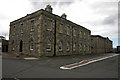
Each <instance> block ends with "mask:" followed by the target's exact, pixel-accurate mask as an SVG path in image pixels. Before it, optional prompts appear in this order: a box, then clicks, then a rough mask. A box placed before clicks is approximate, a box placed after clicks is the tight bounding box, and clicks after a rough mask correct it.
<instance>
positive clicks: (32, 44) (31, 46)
mask: <svg viewBox="0 0 120 80" xmlns="http://www.w3.org/2000/svg"><path fill="white" fill-rule="evenodd" d="M29 44H30V50H31V51H32V50H33V49H34V42H33V39H31V40H30V43H29Z"/></svg>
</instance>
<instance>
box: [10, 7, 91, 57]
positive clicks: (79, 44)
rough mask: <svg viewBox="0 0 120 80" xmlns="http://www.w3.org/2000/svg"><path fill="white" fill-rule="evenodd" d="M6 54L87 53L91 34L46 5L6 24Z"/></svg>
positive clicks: (49, 54)
mask: <svg viewBox="0 0 120 80" xmlns="http://www.w3.org/2000/svg"><path fill="white" fill-rule="evenodd" d="M9 39H10V40H9V45H10V46H9V52H11V53H18V54H23V55H31V56H36V57H39V56H58V55H72V54H89V53H91V31H90V30H88V29H86V28H85V27H83V26H80V25H78V24H75V23H73V22H71V21H69V20H67V15H66V14H65V13H64V14H62V15H61V16H58V15H55V14H53V13H52V7H51V6H50V5H47V6H46V8H45V10H43V9H41V10H38V11H36V12H34V13H31V14H27V15H26V16H25V17H22V18H20V19H18V20H15V21H13V22H11V23H10V35H9Z"/></svg>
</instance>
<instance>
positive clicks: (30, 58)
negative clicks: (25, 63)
mask: <svg viewBox="0 0 120 80" xmlns="http://www.w3.org/2000/svg"><path fill="white" fill-rule="evenodd" d="M24 59H25V60H34V59H38V58H35V57H28V58H24Z"/></svg>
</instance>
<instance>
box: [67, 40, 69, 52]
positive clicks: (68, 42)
mask: <svg viewBox="0 0 120 80" xmlns="http://www.w3.org/2000/svg"><path fill="white" fill-rule="evenodd" d="M67 51H70V43H69V42H67Z"/></svg>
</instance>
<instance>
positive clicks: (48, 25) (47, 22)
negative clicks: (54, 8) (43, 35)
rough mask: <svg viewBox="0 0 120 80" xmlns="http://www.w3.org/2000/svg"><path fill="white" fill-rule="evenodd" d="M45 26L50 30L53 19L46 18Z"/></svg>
mask: <svg viewBox="0 0 120 80" xmlns="http://www.w3.org/2000/svg"><path fill="white" fill-rule="evenodd" d="M45 27H46V28H47V30H48V31H52V27H53V21H52V20H51V19H49V18H48V19H46V23H45Z"/></svg>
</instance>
